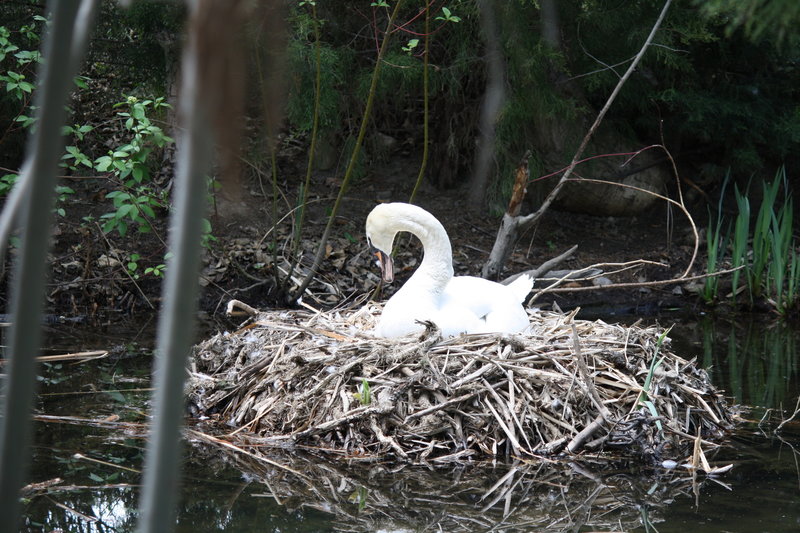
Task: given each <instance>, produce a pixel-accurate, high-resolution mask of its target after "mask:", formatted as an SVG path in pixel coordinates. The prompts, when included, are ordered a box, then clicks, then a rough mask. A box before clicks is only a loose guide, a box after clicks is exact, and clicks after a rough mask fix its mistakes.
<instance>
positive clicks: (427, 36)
mask: <svg viewBox="0 0 800 533" xmlns="http://www.w3.org/2000/svg"><path fill="white" fill-rule="evenodd" d="M430 44H431V6H430V5H428V7H426V8H425V58H424V61H423V63H422V97H423V106H424V114H423V118H422V138H423V144H422V162H421V163H420V164H419V174H417V181H416V183H414V189H413V190H412V191H411V196H410V197H409V198H408V203H410V204H413V203H414V197H415V196H416V195H417V189H419V186H420V184H421V183H422V179H423V178H424V177H425V167H426V166H427V165H428V143H429V140H428V115H429V112H428V104H429V100H430V96H429V95H428V88H429V80H428V72H429V71H428V61H429V55H430V49H431V47H430Z"/></svg>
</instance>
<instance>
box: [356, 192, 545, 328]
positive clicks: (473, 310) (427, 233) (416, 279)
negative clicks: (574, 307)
mask: <svg viewBox="0 0 800 533" xmlns="http://www.w3.org/2000/svg"><path fill="white" fill-rule="evenodd" d="M401 231H408V232H410V233H412V234H414V235H416V236H417V238H419V240H420V242H422V246H423V248H424V255H423V258H422V263H421V264H420V266H419V268H418V269H417V270H416V272H414V274H413V275H412V276H411V278H410V279H409V280H408V281H407V282H406V283H405V285H403V286H402V287H401V288H400V290H398V291H397V292H396V293H395V294H394V296H392V297H391V298H390V299H389V301H388V302H386V306H385V307H384V309H383V313H382V314H381V318H380V321H379V323H378V326H377V329H376V333H377V334H378V335H379V336H381V337H398V336H401V335H406V334H408V333H414V332H419V331H422V330H423V329H424V326H423V325H422V324H419V321H432V322H434V323H435V324H436V325H437V326H438V327H439V329H441V331H442V335H444V336H445V337H452V336H456V335H460V334H462V333H516V332H520V331H522V330H523V329H525V328H526V327H527V326H528V325H529V321H528V314H527V313H526V312H525V309H524V307H523V306H522V302H523V301H524V300H525V297H526V296H527V295H528V293H529V292H530V290H531V288H532V287H533V280H532V279H531V278H530V276H527V275H523V276H520V277H519V278H518V279H516V280H515V281H514V282H513V283H511V284H509V285H502V284H500V283H495V282H494V281H489V280H487V279H483V278H477V277H473V276H453V252H452V248H451V247H450V239H449V238H448V237H447V232H446V231H445V229H444V227H443V226H442V225H441V223H440V222H439V221H438V220H436V218H435V217H434V216H433V215H431V214H430V213H428V212H427V211H425V210H424V209H422V208H421V207H417V206H415V205H411V204H404V203H390V204H381V205H378V206H377V207H375V209H373V210H372V212H371V213H370V214H369V216H368V217H367V225H366V232H367V240H368V241H369V243H370V245H371V246H373V247H374V248H375V249H376V251H375V255H376V256H377V257H378V262H379V264H380V267H381V272H382V275H383V279H384V281H386V282H390V281H392V280H393V279H394V272H393V264H392V259H391V251H392V246H393V244H394V238H395V236H396V235H397V233H399V232H401Z"/></svg>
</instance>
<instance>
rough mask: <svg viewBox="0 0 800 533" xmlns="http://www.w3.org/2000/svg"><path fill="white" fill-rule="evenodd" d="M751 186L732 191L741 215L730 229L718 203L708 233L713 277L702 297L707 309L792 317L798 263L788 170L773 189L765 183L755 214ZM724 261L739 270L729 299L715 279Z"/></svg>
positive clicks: (799, 285) (797, 298) (797, 299)
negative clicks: (738, 308) (721, 306)
mask: <svg viewBox="0 0 800 533" xmlns="http://www.w3.org/2000/svg"><path fill="white" fill-rule="evenodd" d="M726 183H727V180H726ZM751 185H752V183H750V184H748V186H747V188H746V189H745V191H744V192H742V191H740V190H739V188H738V186H736V187H734V195H735V198H736V207H737V213H736V218H735V219H734V220H733V222H731V221H727V223H726V221H725V218H724V216H723V215H722V199H720V204H719V206H718V208H717V214H716V216H715V218H714V219H713V222H712V223H710V224H709V227H708V230H707V246H708V249H707V252H708V262H707V271H708V273H709V274H711V276H710V277H708V278H707V279H706V282H705V285H704V287H703V291H702V296H703V298H704V300H705V301H706V302H707V303H716V302H719V301H723V300H727V301H730V302H731V303H733V304H736V305H742V306H745V307H747V308H750V309H752V308H755V307H759V306H764V305H766V306H767V307H769V308H770V309H773V310H774V311H775V312H777V313H778V314H780V315H782V316H788V315H790V314H792V313H795V312H796V311H797V310H798V307H800V258H799V257H798V251H797V249H798V240H797V238H796V237H795V236H794V233H793V224H794V202H793V199H792V193H791V190H790V189H789V182H788V179H787V176H786V169H785V168H781V169H780V170H778V172H777V174H776V175H775V178H774V180H773V181H772V182H771V183H770V182H766V181H764V182H763V183H762V186H761V203H760V205H759V208H758V211H757V212H755V213H753V212H752V209H751V202H750V198H751V196H753V194H752V193H751V191H750V187H751ZM723 195H724V187H723ZM753 215H755V217H753ZM723 261H727V262H728V263H729V265H730V267H731V268H734V269H736V270H735V271H734V272H733V273H732V277H731V284H730V292H727V293H725V294H723V293H721V284H720V280H719V279H718V277H717V276H714V275H713V274H714V273H715V272H717V271H718V270H719V268H720V266H721V265H722V263H723Z"/></svg>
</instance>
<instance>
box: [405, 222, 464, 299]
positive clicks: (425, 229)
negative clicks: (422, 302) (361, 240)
mask: <svg viewBox="0 0 800 533" xmlns="http://www.w3.org/2000/svg"><path fill="white" fill-rule="evenodd" d="M409 215H410V216H408V217H404V218H402V219H401V224H400V225H401V228H399V229H400V230H401V231H402V230H404V231H408V232H409V233H411V234H413V235H415V236H416V237H417V238H418V239H419V240H420V242H421V243H422V247H423V249H424V252H423V257H422V263H421V264H420V266H419V268H418V269H417V273H419V272H420V271H421V272H424V273H426V274H427V275H429V276H433V277H434V279H435V281H436V282H438V283H441V285H442V287H444V285H445V284H447V282H448V281H449V280H450V278H452V277H453V250H452V248H451V246H450V239H449V237H448V236H447V231H445V229H444V226H442V224H441V223H440V222H439V221H438V220H436V218H435V217H434V216H433V215H431V214H430V213H427V212H425V211H423V210H421V209H420V210H414V211H412V212H411V213H409ZM417 273H415V276H414V277H417V276H416V274H417ZM442 280H443V282H442ZM409 281H410V280H409Z"/></svg>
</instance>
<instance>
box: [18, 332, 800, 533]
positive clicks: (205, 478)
mask: <svg viewBox="0 0 800 533" xmlns="http://www.w3.org/2000/svg"><path fill="white" fill-rule="evenodd" d="M65 333H66V334H59V335H58V336H57V338H58V339H60V342H61V343H62V344H60V345H59V346H58V348H59V349H62V350H63V351H77V350H91V349H108V348H109V347H112V345H113V346H117V347H118V349H117V350H116V351H115V354H116V355H115V356H114V357H111V358H109V359H108V360H105V361H95V362H92V363H91V364H89V365H62V366H60V367H56V366H51V367H45V368H43V369H42V380H41V383H40V385H41V391H40V392H41V393H42V395H41V401H40V404H39V412H40V413H45V414H48V415H55V416H56V417H59V416H62V417H66V416H77V417H84V418H92V419H105V420H115V422H113V423H112V422H108V423H106V424H105V425H100V424H96V425H90V424H86V423H81V424H70V425H67V424H61V423H54V422H53V421H50V422H38V423H37V424H36V430H37V434H36V444H35V449H34V460H33V463H34V464H33V470H32V481H34V482H37V483H39V482H47V481H49V480H54V479H55V478H60V479H61V481H60V482H57V483H55V484H54V485H53V486H51V487H49V488H48V487H43V488H42V489H41V490H39V491H33V492H31V493H29V494H28V496H27V497H26V500H25V520H26V523H25V525H24V526H23V528H22V531H30V532H51V531H54V530H56V529H61V530H63V531H76V532H86V533H95V532H98V533H99V532H110V531H115V532H124V531H133V528H134V524H135V520H136V515H135V509H136V505H137V499H138V484H139V483H140V476H139V474H137V473H136V472H133V471H130V470H124V469H121V468H119V467H125V468H129V469H132V470H138V469H140V468H141V461H142V449H143V446H144V440H143V438H142V434H143V431H142V430H141V429H137V428H142V427H143V426H141V424H143V423H144V422H145V421H146V403H147V401H148V399H149V393H148V392H147V387H148V386H149V381H148V378H149V373H150V366H151V363H152V355H151V353H150V348H149V346H151V345H152V344H151V338H150V337H148V335H151V333H147V334H143V333H142V330H141V328H140V327H139V326H136V327H133V328H130V329H128V330H126V331H123V330H117V331H112V332H111V333H109V332H100V333H102V334H101V335H100V336H98V330H97V329H96V328H94V329H91V330H90V331H87V332H83V333H82V332H81V331H79V330H78V329H76V328H74V327H72V328H69V331H67V332H65ZM89 334H91V335H92V336H88V335H89ZM82 335H83V336H82ZM671 336H672V337H673V339H674V340H673V350H674V351H675V352H676V353H683V354H685V355H686V356H687V357H692V356H696V357H698V359H699V360H700V361H701V362H703V363H704V364H706V365H710V366H711V369H712V370H711V371H712V375H713V377H714V379H715V381H716V382H717V384H719V385H720V386H721V387H723V388H724V389H725V390H727V391H728V392H729V393H730V394H731V395H732V396H734V398H735V400H736V402H738V403H742V404H753V405H759V406H762V407H764V408H768V407H771V408H777V407H780V406H781V405H782V406H783V407H785V408H789V409H790V410H791V408H793V406H794V405H795V401H796V399H797V396H798V394H799V393H800V386H799V384H798V362H797V360H798V355H797V350H796V348H797V333H795V332H794V331H793V330H792V328H790V327H787V326H782V325H780V324H771V325H768V326H765V325H763V324H760V323H746V322H739V323H735V322H730V321H725V320H721V319H712V318H708V319H704V320H701V321H699V322H691V323H682V324H679V325H678V327H676V329H674V330H673V332H672V334H671ZM110 391H118V392H116V393H115V392H110ZM760 418H761V416H760V414H759V415H758V416H756V417H755V419H756V421H758V420H759V419H760ZM780 420H781V419H780V417H778V418H776V419H774V420H772V421H769V420H765V421H764V423H763V424H762V427H761V428H759V427H758V424H757V423H754V424H752V425H747V426H745V427H743V428H742V430H741V431H740V432H738V433H737V434H736V435H734V436H733V442H732V446H731V447H729V448H726V449H723V450H720V451H719V453H718V454H717V455H716V456H715V457H713V458H712V460H713V461H714V462H715V463H716V464H727V463H733V464H734V465H735V467H734V469H733V470H732V471H731V472H729V473H728V474H727V475H725V476H723V477H722V478H721V479H720V480H719V482H717V481H714V480H710V479H707V478H705V477H702V476H701V477H700V478H699V479H692V477H691V475H690V474H689V473H687V472H686V471H684V470H681V469H678V470H673V471H668V470H649V471H643V470H641V469H638V468H636V467H635V465H622V464H619V465H608V464H606V463H602V464H601V463H595V462H592V461H591V460H590V459H588V458H587V459H586V460H584V461H582V462H580V463H578V462H571V463H557V464H550V463H522V462H519V463H514V464H498V465H472V466H470V467H462V468H457V469H452V470H428V469H424V468H419V467H416V468H412V467H399V466H394V467H393V466H390V465H380V464H359V463H356V462H350V463H347V462H338V463H331V462H327V461H324V460H322V459H317V458H315V457H314V456H313V455H308V456H305V457H296V458H294V459H293V460H294V461H298V462H297V463H293V465H292V466H293V468H295V469H297V470H299V471H300V472H301V473H302V474H303V475H302V476H296V475H293V474H289V473H287V472H286V471H283V470H281V469H279V468H275V467H274V466H270V465H266V464H263V463H259V462H254V461H248V460H246V459H243V458H242V457H241V456H238V457H237V456H230V455H228V454H226V453H223V452H222V450H220V449H219V448H215V447H211V448H209V447H207V446H204V445H200V444H193V445H190V446H188V447H187V452H188V453H187V460H186V464H185V466H184V474H185V481H184V485H183V493H182V499H181V502H182V503H181V508H180V509H179V515H178V526H177V531H187V532H188V531H192V532H205V531H208V532H211V531H223V530H224V531H236V532H250V531H253V532H255V531H259V532H263V531H272V532H279V531H280V532H290V531H374V530H381V529H382V530H384V531H422V530H427V529H430V530H433V531H440V530H441V531H464V530H468V531H489V530H491V531H597V530H604V531H612V530H613V531H655V530H657V531H659V532H661V533H666V532H670V531H676V532H677V531H687V530H688V531H697V532H711V531H714V532H716V531H722V530H725V531H776V532H777V531H797V530H798V527H800V490H798V487H799V486H800V472H798V467H797V465H798V464H800V457H799V456H798V454H797V451H796V450H795V448H797V447H798V443H800V424H798V423H789V424H787V425H786V426H784V427H783V428H782V430H781V431H780V432H778V433H776V432H775V431H774V430H775V428H776V427H777V424H778V423H779V422H780ZM115 424H116V425H115ZM78 453H79V454H83V455H84V456H87V457H90V458H92V459H97V460H100V461H104V462H105V463H107V464H103V463H99V462H92V461H87V460H85V459H81V458H76V456H75V454H78ZM281 460H282V461H283V460H286V458H285V457H283V458H281ZM743 502H745V503H743Z"/></svg>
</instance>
